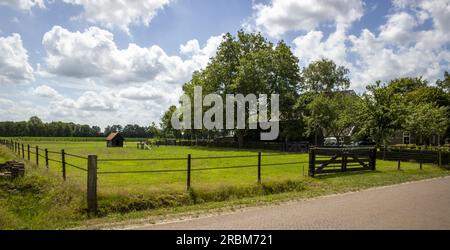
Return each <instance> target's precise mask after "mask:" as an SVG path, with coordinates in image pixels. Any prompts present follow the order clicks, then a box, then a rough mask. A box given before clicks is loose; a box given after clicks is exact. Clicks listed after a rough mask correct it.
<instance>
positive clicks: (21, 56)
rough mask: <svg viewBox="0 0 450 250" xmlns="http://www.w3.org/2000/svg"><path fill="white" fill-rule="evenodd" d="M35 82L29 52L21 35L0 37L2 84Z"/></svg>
mask: <svg viewBox="0 0 450 250" xmlns="http://www.w3.org/2000/svg"><path fill="white" fill-rule="evenodd" d="M32 80H34V76H33V68H32V67H31V65H30V64H29V62H28V52H27V50H26V49H25V48H24V47H23V43H22V39H21V37H20V35H19V34H13V35H11V36H9V37H0V84H2V83H27V82H30V81H32Z"/></svg>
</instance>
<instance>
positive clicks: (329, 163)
mask: <svg viewBox="0 0 450 250" xmlns="http://www.w3.org/2000/svg"><path fill="white" fill-rule="evenodd" d="M0 144H3V145H5V146H6V147H8V148H9V149H10V150H11V151H13V152H14V153H16V154H17V155H18V156H19V157H21V158H22V159H24V160H28V161H29V162H33V161H34V162H35V165H36V166H37V167H39V166H41V165H43V166H45V167H47V168H49V162H53V163H56V164H59V165H60V166H61V169H60V170H61V174H62V178H63V180H66V177H67V172H66V167H69V168H73V169H77V170H80V171H82V172H83V173H86V175H87V207H88V211H89V212H90V213H95V212H97V176H98V175H121V174H124V175H125V174H157V173H181V174H186V188H187V190H190V189H191V184H192V183H191V180H192V177H194V178H195V174H194V175H193V174H192V173H195V172H201V171H217V170H230V169H255V179H256V181H257V183H259V184H260V183H262V172H263V171H262V170H263V168H264V167H270V166H272V167H284V166H292V165H294V166H298V167H299V174H300V173H301V174H302V175H303V176H304V175H305V173H304V171H305V169H304V168H305V165H306V167H308V166H309V169H308V173H309V175H310V176H314V175H315V174H319V173H335V172H345V171H359V170H375V165H376V159H383V160H391V161H398V165H397V168H398V169H399V170H400V168H401V164H400V162H401V161H416V162H418V163H419V164H420V169H422V163H433V164H437V165H439V166H442V165H443V164H447V165H448V163H449V160H450V153H447V152H441V151H421V150H405V149H395V150H385V149H381V150H377V149H375V148H365V147H356V148H351V147H349V148H311V149H309V148H308V150H309V151H307V152H309V160H308V161H301V160H299V159H297V160H295V159H291V160H287V159H286V160H283V159H280V160H278V159H279V158H282V157H284V156H294V157H295V155H297V154H298V153H299V151H296V150H292V151H289V150H283V151H284V152H279V153H278V152H268V153H261V152H255V153H254V154H252V153H249V154H240V155H239V154H235V155H211V156H205V155H203V156H202V155H199V156H193V155H191V154H187V155H186V157H154V158H121V159H119V158H98V157H97V155H88V156H82V155H77V154H72V153H68V152H65V151H64V150H63V149H62V150H60V151H55V150H49V149H47V148H44V147H41V146H39V145H30V144H24V143H22V142H18V141H13V140H4V139H0ZM161 144H164V143H161ZM188 144H192V142H180V143H178V144H176V143H175V145H188ZM199 144H201V143H199ZM282 144H284V143H282ZM169 145H173V144H170V143H169ZM205 145H206V144H205ZM262 145H266V144H262ZM188 146H190V145H188ZM194 146H195V145H194ZM206 146H208V145H206ZM266 146H270V147H273V148H277V147H279V146H282V145H281V144H280V143H272V144H270V143H269V144H267V145H266ZM291 146H292V147H295V148H297V149H299V148H300V149H301V150H303V149H304V144H302V143H298V144H293V145H291ZM137 148H138V149H141V148H140V147H139V146H138V147H137ZM273 148H265V149H272V150H273ZM270 158H274V159H277V161H280V162H273V161H272V162H271V161H270V160H269V161H268V159H270ZM75 159H78V160H85V163H84V164H80V161H76V162H74V160H75ZM215 159H219V160H221V159H225V160H226V159H245V161H244V160H243V161H242V165H233V164H229V165H228V166H208V162H206V166H202V167H200V166H199V167H195V164H193V163H196V162H199V161H208V160H215ZM171 161H173V162H174V166H172V168H168V169H162V168H159V169H145V168H148V167H151V164H153V163H154V162H171ZM114 162H142V163H143V164H139V165H138V166H132V167H133V168H137V169H128V170H127V169H121V170H114V168H115V167H117V166H114V165H113V163H114ZM218 162H221V161H218ZM223 162H226V161H223ZM99 163H103V164H104V165H105V166H103V165H102V166H100V168H99V166H98V164H99ZM108 163H112V164H111V165H110V164H108ZM175 163H176V164H175ZM211 165H214V164H213V163H211ZM52 166H53V165H52ZM99 170H100V171H99Z"/></svg>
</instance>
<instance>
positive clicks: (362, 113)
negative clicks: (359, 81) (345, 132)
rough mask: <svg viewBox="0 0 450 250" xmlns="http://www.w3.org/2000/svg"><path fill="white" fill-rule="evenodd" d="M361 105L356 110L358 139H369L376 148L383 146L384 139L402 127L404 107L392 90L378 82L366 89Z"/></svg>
mask: <svg viewBox="0 0 450 250" xmlns="http://www.w3.org/2000/svg"><path fill="white" fill-rule="evenodd" d="M366 88H367V92H366V93H364V95H363V104H362V106H361V108H360V109H357V110H358V111H359V112H358V113H359V114H358V118H357V121H358V123H359V124H358V127H359V132H358V134H357V136H359V137H365V136H368V137H370V138H371V139H372V140H373V141H375V143H376V144H377V146H381V145H385V144H386V142H387V141H386V139H387V138H388V137H389V136H391V135H392V134H393V132H394V131H395V130H396V129H400V128H401V127H402V122H403V118H404V117H403V115H404V113H405V112H404V106H403V105H402V103H401V98H400V96H399V95H398V94H396V93H395V91H394V89H392V88H389V87H386V86H383V85H381V83H380V82H379V81H378V82H377V83H376V84H374V85H369V86H367V87H366Z"/></svg>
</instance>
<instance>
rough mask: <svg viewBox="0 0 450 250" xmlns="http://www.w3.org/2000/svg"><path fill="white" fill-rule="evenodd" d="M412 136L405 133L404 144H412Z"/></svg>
mask: <svg viewBox="0 0 450 250" xmlns="http://www.w3.org/2000/svg"><path fill="white" fill-rule="evenodd" d="M410 138H411V136H410V134H409V132H403V144H409V143H410Z"/></svg>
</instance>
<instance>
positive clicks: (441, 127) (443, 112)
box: [404, 103, 449, 137]
mask: <svg viewBox="0 0 450 250" xmlns="http://www.w3.org/2000/svg"><path fill="white" fill-rule="evenodd" d="M408 110H409V114H408V115H407V117H406V119H405V126H404V128H405V129H406V130H407V131H414V133H416V134H418V135H420V136H421V137H430V136H431V135H438V136H443V135H444V134H445V132H446V130H447V127H448V126H449V119H448V116H447V112H448V108H447V107H438V106H437V105H435V104H432V103H426V104H422V105H411V106H410V107H408Z"/></svg>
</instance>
